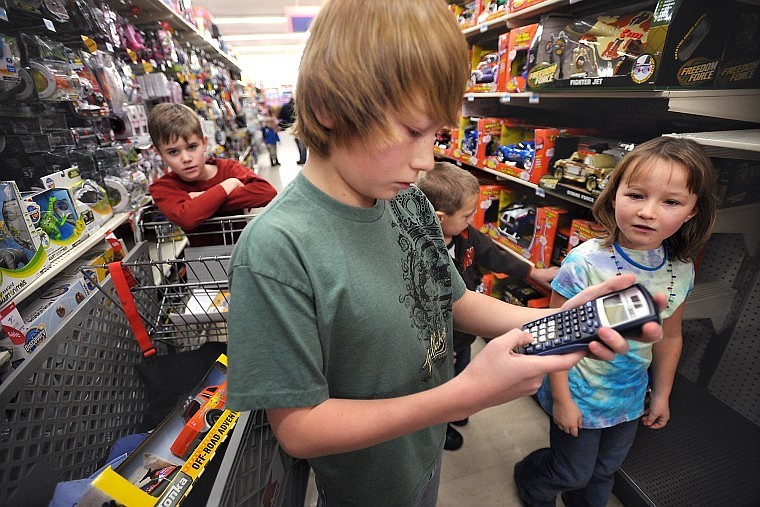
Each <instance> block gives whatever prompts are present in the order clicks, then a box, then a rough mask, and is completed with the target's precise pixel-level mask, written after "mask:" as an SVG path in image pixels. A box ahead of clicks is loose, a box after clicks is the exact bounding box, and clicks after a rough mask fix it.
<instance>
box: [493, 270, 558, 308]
mask: <svg viewBox="0 0 760 507" xmlns="http://www.w3.org/2000/svg"><path fill="white" fill-rule="evenodd" d="M491 296H492V297H495V298H497V299H501V300H502V301H506V302H507V303H511V304H513V305H517V306H528V307H530V308H547V307H548V306H549V300H550V297H549V296H547V295H546V294H544V293H543V292H541V291H540V290H538V289H537V288H536V287H534V286H532V285H531V284H530V283H528V282H526V281H525V280H519V279H516V278H510V277H504V278H501V277H494V279H493V284H492V287H491Z"/></svg>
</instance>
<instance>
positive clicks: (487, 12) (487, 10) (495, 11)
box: [478, 0, 508, 24]
mask: <svg viewBox="0 0 760 507" xmlns="http://www.w3.org/2000/svg"><path fill="white" fill-rule="evenodd" d="M507 3H508V2H507V0H481V5H480V14H478V24H480V23H485V22H487V21H491V20H494V19H498V18H501V17H503V16H506V15H507Z"/></svg>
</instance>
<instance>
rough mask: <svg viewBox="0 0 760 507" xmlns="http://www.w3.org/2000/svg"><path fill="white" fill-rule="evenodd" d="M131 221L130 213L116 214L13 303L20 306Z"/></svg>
mask: <svg viewBox="0 0 760 507" xmlns="http://www.w3.org/2000/svg"><path fill="white" fill-rule="evenodd" d="M128 220H129V213H116V214H114V216H113V217H111V219H110V220H109V221H108V222H106V223H105V224H104V225H103V226H102V227H101V228H100V229H98V230H97V231H95V233H93V234H92V235H90V236H89V237H87V238H85V239H84V240H82V242H81V243H80V244H78V245H77V246H75V247H74V248H73V249H72V250H69V251H68V252H66V254H65V255H62V256H61V257H59V258H58V259H56V260H54V261H52V262H51V265H50V267H49V268H48V269H46V270H45V271H43V272H42V273H40V276H38V277H37V278H35V279H34V280H33V281H31V282H30V283H29V284H28V285H27V286H26V287H24V289H23V290H22V291H21V292H19V293H18V294H16V295H15V296H13V302H14V303H15V304H16V305H18V304H19V303H20V302H21V301H23V300H24V299H26V298H27V297H29V296H30V295H31V294H33V293H34V291H36V290H37V289H39V288H40V287H42V286H43V285H45V284H46V283H47V282H49V281H50V280H52V279H53V278H55V276H56V275H58V274H59V273H60V272H61V271H63V270H64V269H66V268H67V267H68V266H69V265H70V264H71V261H72V260H73V259H78V258H79V257H81V256H82V255H84V254H86V253H87V252H89V251H90V249H91V248H92V247H94V246H95V245H98V244H99V243H102V242H103V241H104V237H105V234H106V233H107V232H108V231H113V230H114V229H116V228H117V227H119V226H120V225H122V224H125V223H126V222H127V221H128Z"/></svg>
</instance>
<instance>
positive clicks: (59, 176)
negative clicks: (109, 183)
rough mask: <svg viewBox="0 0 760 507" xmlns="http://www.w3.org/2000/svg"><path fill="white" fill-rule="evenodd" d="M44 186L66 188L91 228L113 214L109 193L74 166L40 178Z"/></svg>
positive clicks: (96, 226)
mask: <svg viewBox="0 0 760 507" xmlns="http://www.w3.org/2000/svg"><path fill="white" fill-rule="evenodd" d="M40 181H41V182H42V186H43V187H44V188H65V189H67V190H68V191H69V195H70V197H71V200H72V201H73V202H74V205H75V206H76V208H77V213H78V214H79V215H80V216H82V217H83V219H84V222H85V225H86V226H87V227H88V228H90V230H95V229H98V228H99V227H100V226H102V225H103V224H105V223H106V222H108V220H109V219H110V218H111V217H112V216H113V209H112V208H111V202H110V201H109V200H108V195H107V194H106V191H105V189H104V188H102V187H101V186H100V185H99V184H98V183H97V182H95V181H94V180H84V179H82V176H81V175H80V173H79V168H78V167H76V166H74V167H70V168H68V169H66V170H64V171H57V172H55V173H52V174H48V175H47V176H43V177H42V178H40Z"/></svg>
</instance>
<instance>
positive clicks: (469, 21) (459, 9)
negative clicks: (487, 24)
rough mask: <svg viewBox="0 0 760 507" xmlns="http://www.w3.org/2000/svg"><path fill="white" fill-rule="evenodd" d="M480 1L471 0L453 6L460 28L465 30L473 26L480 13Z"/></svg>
mask: <svg viewBox="0 0 760 507" xmlns="http://www.w3.org/2000/svg"><path fill="white" fill-rule="evenodd" d="M480 2H481V0H471V1H469V2H466V3H465V4H464V5H462V6H455V10H454V13H455V14H456V16H457V24H458V25H459V28H460V29H462V30H465V29H467V28H470V27H472V26H475V23H476V22H477V20H478V15H479V14H480Z"/></svg>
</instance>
